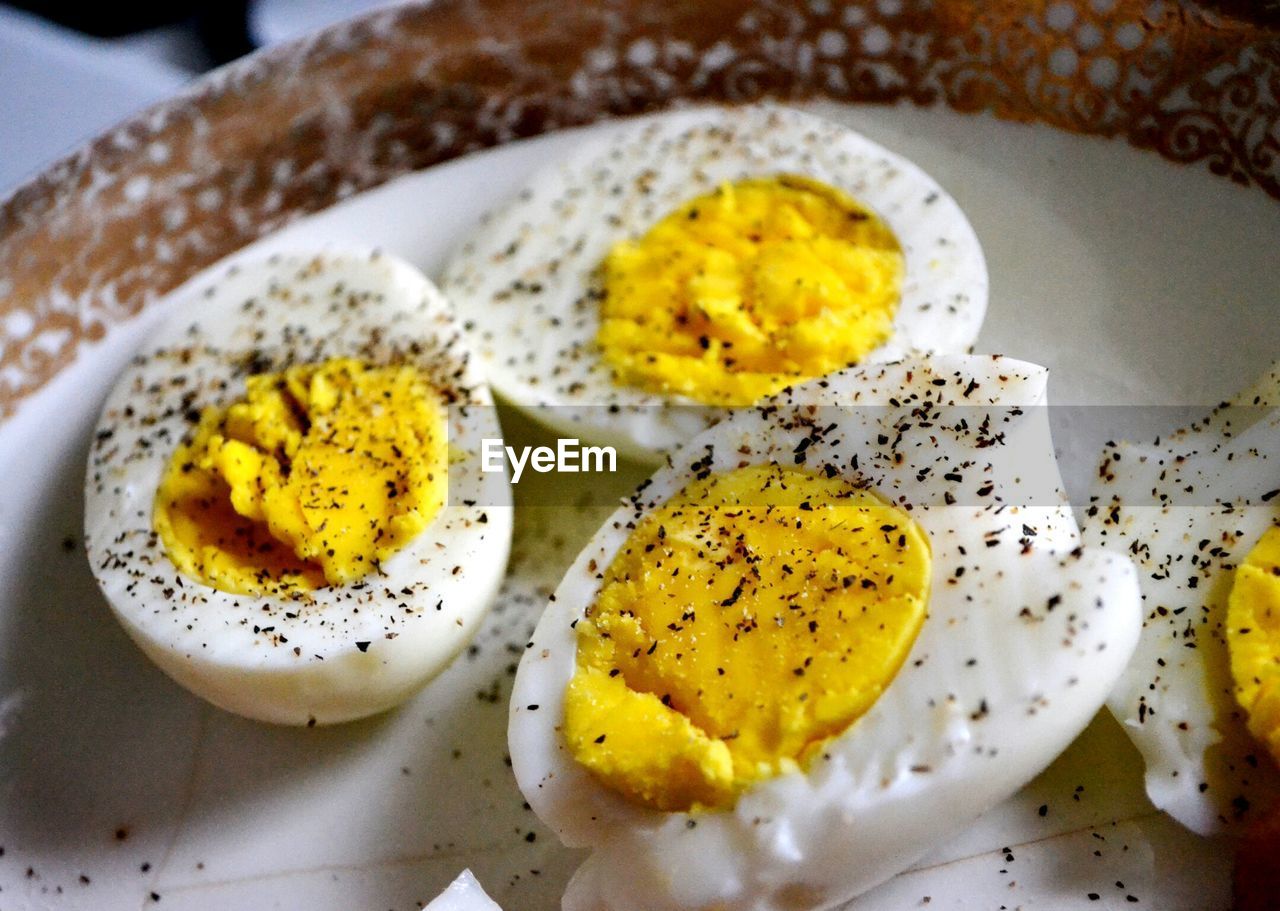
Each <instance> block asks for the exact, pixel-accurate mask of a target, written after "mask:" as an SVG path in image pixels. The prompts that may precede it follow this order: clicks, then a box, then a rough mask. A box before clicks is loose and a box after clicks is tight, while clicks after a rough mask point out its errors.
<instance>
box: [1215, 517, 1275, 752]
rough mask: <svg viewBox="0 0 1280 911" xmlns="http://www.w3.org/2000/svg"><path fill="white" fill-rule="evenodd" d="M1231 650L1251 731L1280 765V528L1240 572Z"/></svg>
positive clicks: (1231, 612)
mask: <svg viewBox="0 0 1280 911" xmlns="http://www.w3.org/2000/svg"><path fill="white" fill-rule="evenodd" d="M1227 648H1228V650H1229V652H1230V655H1231V676H1232V677H1233V678H1234V679H1235V685H1236V701H1237V702H1239V703H1240V705H1241V707H1242V708H1244V710H1245V712H1247V713H1248V716H1249V730H1250V732H1252V734H1253V736H1254V737H1256V738H1258V740H1259V741H1261V742H1262V743H1263V744H1265V745H1266V747H1267V749H1268V750H1270V752H1271V755H1272V756H1274V757H1276V760H1277V761H1280V528H1275V527H1272V528H1270V529H1268V530H1267V532H1266V533H1265V534H1264V535H1263V536H1262V537H1261V538H1260V539H1259V540H1258V543H1257V544H1255V545H1254V547H1253V549H1252V550H1251V551H1249V553H1248V555H1247V556H1246V557H1245V558H1244V562H1243V563H1241V564H1240V566H1239V567H1237V568H1236V572H1235V580H1234V582H1233V583H1232V585H1231V594H1230V595H1229V596H1228V598H1227Z"/></svg>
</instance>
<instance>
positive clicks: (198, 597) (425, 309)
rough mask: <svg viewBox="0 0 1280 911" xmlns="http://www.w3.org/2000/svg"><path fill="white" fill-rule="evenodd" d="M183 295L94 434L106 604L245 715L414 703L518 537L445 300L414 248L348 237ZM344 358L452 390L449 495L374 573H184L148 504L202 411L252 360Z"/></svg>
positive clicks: (459, 643) (243, 269)
mask: <svg viewBox="0 0 1280 911" xmlns="http://www.w3.org/2000/svg"><path fill="white" fill-rule="evenodd" d="M179 298H180V299H178V300H176V301H174V302H173V308H174V313H173V316H172V318H171V319H169V320H168V321H167V322H166V323H165V324H164V325H163V326H162V327H161V328H160V329H159V330H158V331H157V332H156V333H155V335H154V336H153V337H152V338H151V339H150V340H149V341H148V342H147V343H146V345H145V346H144V348H143V349H142V350H141V351H140V352H139V353H138V355H137V356H136V357H135V358H134V360H133V361H132V362H131V363H130V365H129V366H128V368H127V369H126V370H125V371H124V373H123V375H122V376H121V377H120V378H119V380H118V381H117V383H116V385H115V388H114V389H113V390H112V392H111V394H110V396H109V397H108V399H107V402H106V405H105V406H104V409H103V412H102V417H101V419H100V421H99V423H98V426H97V431H96V436H95V438H94V441H93V445H92V448H91V450H90V456H89V464H88V471H87V478H86V485H85V544H86V547H87V550H88V556H89V561H90V564H91V566H92V569H93V572H94V575H95V577H96V579H97V581H98V585H99V587H100V588H101V589H102V592H103V594H104V595H105V596H106V598H107V601H108V603H109V604H110V605H111V609H112V610H113V612H114V613H115V615H116V617H117V619H119V621H120V623H121V624H122V625H123V626H124V628H125V630H126V631H127V632H128V633H129V635H130V637H132V638H133V640H134V641H135V642H136V643H137V644H138V645H139V646H140V647H141V648H142V650H143V651H144V652H146V653H147V655H148V656H150V657H151V659H152V660H153V661H155V663H156V664H158V665H159V666H160V668H161V669H163V670H164V671H165V673H167V674H168V675H169V676H170V677H172V678H173V679H174V680H176V681H177V682H178V683H180V684H182V685H183V686H184V687H186V688H187V689H189V690H191V691H192V692H193V693H196V694H197V695H199V696H202V697H204V698H205V699H207V700H209V701H210V702H212V703H214V704H215V705H218V706H220V707H222V708H224V709H227V710H228V711H232V712H236V713H237V714H240V715H245V716H247V717H250V718H256V719H260V720H263V721H271V722H279V723H284V724H314V723H319V724H326V723H331V722H339V721H346V720H349V719H353V718H359V717H362V716H365V715H371V714H374V713H376V712H380V711H383V710H385V709H387V708H389V707H391V706H393V705H395V704H397V703H399V702H401V701H403V700H404V699H406V698H407V697H408V696H409V695H411V694H412V693H413V692H415V691H416V690H417V689H419V688H420V687H421V686H422V685H423V684H424V683H425V682H426V681H427V680H428V679H430V678H431V677H432V676H434V675H435V674H436V673H438V672H439V671H441V670H442V669H443V668H444V667H445V666H446V665H447V664H448V663H449V661H450V660H451V659H452V658H453V656H454V655H456V654H457V653H458V652H459V651H460V650H461V649H462V648H463V647H464V646H465V645H466V643H467V641H468V640H469V639H470V638H471V636H472V634H473V633H474V632H475V631H476V629H477V627H478V625H479V623H480V620H481V618H482V616H483V615H484V613H485V610H486V608H487V606H488V604H489V602H490V601H491V600H492V598H493V595H494V594H495V593H496V591H497V587H498V585H499V583H500V581H501V578H502V574H503V571H504V568H505V565H506V560H507V553H508V548H509V545H510V539H511V505H510V504H511V499H510V487H509V485H508V483H507V481H506V477H505V476H504V475H502V474H495V473H482V472H481V471H480V462H479V452H480V440H481V439H482V438H484V437H493V438H498V437H500V436H501V431H500V428H499V426H498V423H497V419H496V416H495V414H494V409H493V407H492V402H491V399H490V395H489V392H488V390H487V388H486V387H485V386H484V385H483V383H482V381H481V380H480V378H479V376H478V375H477V373H476V371H475V370H474V367H473V365H472V363H471V360H470V357H469V355H468V353H467V350H466V345H465V343H464V338H463V336H462V334H461V332H460V330H459V329H458V326H457V322H456V321H455V320H454V318H453V314H452V312H451V310H450V308H449V306H448V304H447V302H446V301H445V299H444V298H443V297H442V296H441V294H440V292H439V291H438V290H437V289H436V288H435V286H434V285H432V284H431V283H430V282H429V281H428V280H427V279H426V278H425V277H423V275H422V274H421V273H420V272H419V271H418V270H417V269H415V268H414V267H412V266H410V265H409V264H407V263H404V262H401V261H399V260H396V259H393V258H391V257H388V256H386V255H381V254H354V253H353V254H325V255H315V256H304V255H296V256H294V255H290V256H276V257H272V258H271V259H268V260H264V261H258V262H254V263H249V264H245V265H241V266H235V267H232V268H231V269H229V270H227V271H226V273H225V274H223V275H222V276H221V277H220V278H219V279H218V280H216V281H215V282H213V283H212V284H210V285H208V286H207V287H205V288H203V289H202V290H198V291H197V290H188V291H187V292H185V293H180V295H179ZM340 356H351V357H358V358H361V359H363V360H365V361H366V362H370V363H373V364H389V363H410V364H413V365H415V366H417V367H418V368H419V369H420V370H421V371H422V372H423V374H424V375H425V376H426V377H427V378H428V379H429V381H430V382H431V383H432V384H433V385H434V386H435V387H436V388H437V389H439V390H441V391H442V392H443V393H444V394H445V395H446V400H448V401H452V402H453V403H454V404H453V405H452V406H451V407H450V408H449V411H448V433H449V441H450V448H451V451H453V452H455V453H456V454H459V455H460V457H459V458H457V459H455V460H454V461H453V462H452V463H451V464H450V466H449V495H448V501H447V503H446V505H445V506H444V508H443V509H442V510H441V511H440V513H439V514H438V515H437V516H436V518H435V519H434V521H432V523H431V524H430V525H429V526H428V527H427V528H426V529H424V530H423V531H422V533H421V534H419V535H418V536H417V537H415V538H414V539H413V540H411V541H410V542H409V543H408V544H407V545H406V546H405V547H404V548H403V549H402V550H400V551H398V552H397V553H396V554H395V555H393V556H392V557H391V558H390V559H388V560H386V561H384V562H383V563H382V565H381V571H380V572H377V573H374V574H370V575H368V576H366V577H364V578H362V579H360V580H357V581H355V582H351V583H348V584H345V585H340V586H331V587H327V588H322V589H318V590H316V591H313V592H311V593H309V595H307V596H305V597H298V598H289V597H270V596H262V597H258V596H247V595H237V594H229V593H227V592H223V591H219V590H217V589H213V588H210V587H208V586H206V585H203V584H200V583H199V582H196V581H194V580H192V579H189V578H185V577H183V576H182V575H181V574H180V573H179V572H178V571H177V569H176V567H175V566H174V565H173V563H172V562H171V561H170V559H169V557H168V555H167V554H166V552H165V549H164V546H163V544H162V543H161V542H160V540H159V536H158V535H157V534H156V533H155V532H154V530H153V526H152V511H153V508H154V501H155V495H156V489H157V487H158V485H159V483H160V480H161V477H162V476H163V473H164V471H165V468H166V466H167V464H168V462H169V458H170V456H171V455H172V453H173V451H174V449H175V448H176V447H177V445H178V443H179V442H180V441H181V440H182V439H183V437H184V435H185V434H187V433H188V432H189V431H190V430H191V428H192V426H193V425H192V423H191V416H193V415H195V414H197V413H198V412H199V411H200V410H201V409H203V408H205V407H207V406H209V405H227V404H230V403H231V402H234V401H236V400H237V399H239V398H242V397H243V395H244V391H245V383H244V379H245V376H246V374H247V373H248V372H250V370H251V369H252V371H253V372H261V371H263V370H278V369H282V368H283V367H285V366H287V365H290V364H297V363H309V362H321V361H324V360H327V359H329V358H332V357H340ZM468 503H471V504H474V505H467V504H468Z"/></svg>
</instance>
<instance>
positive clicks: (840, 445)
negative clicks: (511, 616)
mask: <svg viewBox="0 0 1280 911" xmlns="http://www.w3.org/2000/svg"><path fill="white" fill-rule="evenodd" d="M1045 379H1046V372H1045V371H1044V369H1043V368H1040V367H1036V366H1034V365H1031V364H1026V363H1023V362H1018V361H1013V360H1009V359H1005V358H990V357H983V358H978V357H967V356H943V357H938V358H935V359H928V360H923V359H921V360H905V361H901V362H895V363H889V364H878V365H867V366H862V367H857V368H852V369H849V370H846V371H842V372H840V373H837V374H834V375H832V376H830V377H827V378H824V379H822V380H818V381H815V382H814V383H812V384H810V385H809V386H807V387H803V388H799V389H796V390H794V391H788V392H784V393H782V394H781V395H779V396H778V397H777V398H776V399H774V400H771V401H769V402H768V403H765V404H763V405H761V406H759V407H756V408H751V409H742V410H740V411H739V412H737V413H735V414H734V415H732V416H731V417H729V418H727V419H725V420H724V421H722V422H721V423H719V424H718V425H716V426H715V427H713V428H711V429H710V430H708V431H707V432H705V433H704V434H702V435H699V436H698V437H696V438H695V439H694V440H692V441H691V442H690V443H689V445H688V446H686V447H684V448H682V449H681V450H680V451H679V452H678V453H676V454H675V455H673V456H672V457H671V464H669V465H668V466H667V467H666V468H664V469H661V470H659V471H658V472H657V473H656V474H655V475H653V476H652V478H651V479H650V480H649V482H647V483H646V484H644V485H643V486H642V487H641V488H640V489H639V490H637V491H636V493H635V494H634V495H633V496H632V497H631V498H630V499H629V500H628V501H626V502H625V504H624V505H623V506H622V507H621V508H620V509H619V510H618V511H617V512H616V513H615V514H614V515H613V517H612V518H611V519H610V520H609V521H608V522H607V523H606V524H605V525H604V526H603V527H602V528H601V529H600V531H599V532H598V533H597V535H596V536H595V538H594V539H593V540H592V541H591V542H590V544H588V546H587V547H586V549H585V550H584V551H583V552H582V554H581V555H580V556H579V558H578V559H577V561H576V562H575V563H574V564H573V566H572V567H571V568H570V569H569V571H568V573H567V575H566V576H565V578H564V580H563V581H562V582H561V584H560V586H559V587H558V588H557V589H556V591H555V593H554V596H553V598H552V600H551V602H550V603H549V605H548V606H547V608H546V611H545V613H544V614H543V616H542V619H541V621H540V622H539V624H538V626H537V628H536V631H535V632H534V635H533V638H532V640H531V641H530V642H529V645H528V649H527V650H526V652H525V655H524V657H523V659H522V661H521V663H520V666H519V670H518V673H517V677H516V682H515V686H514V690H513V694H512V699H511V709H510V712H511V714H510V726H509V740H510V749H511V758H512V764H513V768H514V770H515V774H516V779H517V782H518V783H519V785H520V788H521V790H522V791H523V793H524V795H525V797H526V799H527V800H528V802H529V804H530V805H531V806H532V808H533V809H534V811H535V812H536V813H537V814H538V815H539V816H540V817H541V818H542V819H543V820H544V821H545V822H546V823H547V824H548V825H550V826H551V827H552V828H553V829H554V830H555V831H556V833H557V834H558V835H559V836H560V838H561V839H562V840H563V841H564V842H565V844H567V845H570V846H573V847H583V848H588V849H590V854H589V856H588V857H587V859H586V861H585V862H584V863H583V865H582V866H581V867H580V868H579V870H578V871H577V873H576V874H575V876H574V878H573V880H572V882H571V883H570V885H569V887H568V891H567V893H566V895H565V899H564V907H565V908H566V909H568V911H580V909H581V911H585V909H593V911H599V909H614V911H624V909H647V911H659V909H660V911H676V909H698V908H716V909H748V908H749V909H757V911H760V909H778V911H782V909H801V908H804V909H809V908H825V907H831V906H834V905H836V904H838V903H840V902H842V901H845V900H847V899H849V898H851V897H852V896H854V895H856V894H858V893H860V892H862V891H864V890H866V889H868V888H870V887H871V886H874V885H875V884H877V883H879V882H881V881H883V880H885V879H887V878H888V877H890V876H892V875H893V874H894V873H897V872H899V871H901V870H903V869H904V868H906V867H907V866H908V865H909V864H910V863H912V862H913V861H914V860H915V859H917V858H918V857H920V856H921V855H922V854H924V853H925V852H926V851H927V850H928V849H929V848H930V847H931V846H933V845H935V844H937V843H939V842H940V841H942V840H944V839H946V838H947V837H948V836H949V835H951V834H953V833H954V832H955V831H956V830H957V829H958V828H960V827H962V826H964V825H965V824H967V823H968V822H970V821H971V820H973V819H974V818H975V817H976V816H977V815H978V814H980V813H982V812H983V811H984V810H986V809H988V808H990V807H991V806H993V805H994V804H995V803H997V802H998V801H1000V800H1002V799H1004V798H1005V797H1007V796H1009V795H1010V794H1012V793H1013V792H1014V791H1015V790H1017V789H1018V788H1019V787H1021V786H1022V785H1023V784H1025V783H1026V782H1027V781H1028V780H1030V779H1031V778H1032V777H1033V776H1034V775H1036V774H1037V773H1038V772H1039V771H1040V770H1041V769H1043V768H1044V767H1045V766H1046V765H1047V764H1048V763H1049V762H1050V761H1051V760H1052V759H1053V758H1054V757H1055V756H1057V754H1058V753H1059V752H1060V751H1061V750H1062V749H1063V748H1064V747H1065V746H1066V745H1067V744H1068V743H1069V742H1070V741H1071V740H1072V739H1074V738H1075V736H1076V735H1077V734H1078V733H1079V732H1080V731H1081V730H1082V729H1083V728H1084V726H1085V725H1086V724H1087V723H1088V722H1089V720H1090V719H1091V718H1092V717H1093V715H1094V714H1095V712H1096V711H1097V710H1098V709H1099V708H1100V707H1101V705H1102V704H1103V701H1104V700H1105V698H1106V695H1107V693H1108V691H1109V690H1110V688H1111V685H1112V683H1113V682H1114V681H1115V680H1116V678H1117V677H1118V675H1119V674H1120V672H1121V670H1122V669H1123V667H1124V665H1125V663H1126V661H1127V660H1128V657H1129V655H1130V653H1131V652H1132V649H1133V646H1134V643H1135V641H1136V639H1137V635H1138V629H1139V623H1140V621H1139V615H1138V598H1139V595H1138V588H1137V580H1136V576H1135V573H1134V570H1133V566H1132V564H1131V563H1130V562H1129V561H1128V560H1127V559H1126V558H1124V557H1123V556H1116V555H1113V554H1108V553H1104V552H1100V551H1096V550H1087V549H1083V548H1082V547H1081V546H1080V542H1079V530H1078V528H1077V526H1076V524H1075V521H1074V519H1073V516H1072V513H1071V510H1070V509H1069V507H1068V506H1067V504H1066V502H1065V498H1064V496H1063V493H1062V488H1061V481H1060V478H1059V475H1058V471H1057V465H1056V463H1055V461H1054V456H1053V447H1052V441H1051V440H1050V437H1049V432H1048V424H1047V417H1046V415H1045V413H1044V412H1045V409H1044V408H1042V407H1039V406H1041V405H1042V404H1043V402H1044V393H1045Z"/></svg>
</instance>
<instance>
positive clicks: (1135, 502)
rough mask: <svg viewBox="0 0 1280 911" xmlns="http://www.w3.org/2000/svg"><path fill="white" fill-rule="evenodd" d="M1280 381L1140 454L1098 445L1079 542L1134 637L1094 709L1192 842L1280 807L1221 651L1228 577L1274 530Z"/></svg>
mask: <svg viewBox="0 0 1280 911" xmlns="http://www.w3.org/2000/svg"><path fill="white" fill-rule="evenodd" d="M1277 408H1280V371H1278V370H1275V369H1273V370H1272V371H1271V372H1269V373H1268V374H1266V375H1265V376H1263V377H1262V378H1260V379H1259V380H1258V381H1257V382H1255V383H1254V384H1253V385H1252V386H1250V387H1249V388H1248V389H1246V390H1245V391H1243V392H1241V393H1240V394H1239V395H1237V396H1236V397H1235V398H1234V399H1232V400H1231V401H1230V402H1225V403H1223V404H1222V405H1221V406H1219V407H1218V408H1217V409H1215V410H1214V411H1213V413H1212V414H1210V415H1208V416H1207V417H1206V418H1205V419H1204V420H1202V421H1199V422H1197V423H1195V424H1192V425H1191V426H1189V427H1186V428H1183V429H1180V430H1177V431H1176V432H1174V433H1172V434H1169V435H1168V436H1166V437H1164V438H1163V439H1159V440H1155V441H1153V442H1149V443H1128V442H1122V443H1112V444H1109V445H1108V446H1107V448H1106V452H1105V453H1104V455H1103V460H1102V463H1101V468H1100V469H1099V474H1098V479H1097V481H1096V483H1095V485H1094V488H1093V490H1092V491H1091V495H1090V505H1089V507H1088V513H1087V517H1086V520H1085V523H1084V530H1083V533H1084V539H1085V540H1086V541H1087V542H1089V543H1090V544H1095V545H1098V546H1105V547H1109V548H1111V549H1112V550H1116V551H1120V552H1124V553H1128V554H1129V555H1131V556H1132V558H1133V560H1134V562H1135V563H1136V564H1137V566H1138V571H1139V577H1140V579H1141V581H1142V598H1143V618H1144V619H1143V629H1142V636H1141V639H1140V640H1139V643H1138V647H1137V649H1136V651H1135V653H1134V657H1133V662H1132V663H1131V664H1130V666H1129V667H1128V669H1127V670H1126V671H1125V672H1124V674H1123V675H1122V676H1121V677H1120V680H1119V681H1118V683H1117V684H1116V688H1115V691H1114V692H1113V693H1112V695H1111V698H1110V700H1109V701H1108V705H1109V707H1110V709H1111V711H1112V713H1113V714H1115V716H1116V717H1117V718H1118V719H1119V720H1120V722H1121V724H1122V725H1123V726H1124V729H1125V731H1126V733H1128V735H1129V737H1130V739H1132V740H1133V742H1134V744H1135V745H1136V746H1137V748H1138V750H1139V752H1141V753H1142V757H1143V760H1144V761H1145V763H1146V788H1147V795H1148V796H1149V797H1150V798H1151V801H1152V803H1154V804H1155V805H1156V806H1157V807H1159V808H1160V809H1162V810H1164V811H1166V812H1167V813H1169V814H1170V815H1172V816H1173V817H1174V818H1175V819H1177V820H1178V821H1179V822H1181V823H1182V824H1183V825H1185V826H1187V827H1188V828H1189V829H1191V830H1193V831H1195V832H1198V833H1200V834H1202V835H1210V834H1215V833H1218V832H1222V831H1227V830H1231V829H1234V828H1236V827H1238V826H1239V825H1241V824H1242V823H1244V822H1245V821H1246V820H1248V819H1249V818H1251V816H1252V815H1254V813H1255V812H1256V811H1257V810H1258V809H1261V808H1265V807H1267V806H1268V805H1270V804H1271V803H1272V802H1273V801H1274V800H1275V799H1276V797H1278V796H1280V774H1278V773H1277V770H1276V769H1275V767H1274V765H1273V763H1272V762H1271V760H1270V758H1269V757H1268V756H1267V751H1266V749H1265V748H1264V747H1262V746H1261V745H1259V744H1258V743H1257V742H1256V741H1254V739H1253V738H1252V736H1251V735H1250V734H1249V732H1248V730H1247V728H1246V726H1245V714H1244V710H1243V709H1241V708H1240V706H1239V705H1238V704H1237V703H1236V701H1235V696H1234V685H1233V683H1232V679H1231V671H1230V664H1229V654H1228V651H1227V642H1226V624H1227V597H1228V595H1229V594H1230V592H1231V585H1232V582H1233V580H1234V569H1235V567H1236V566H1237V565H1239V563H1240V562H1241V561H1242V560H1243V559H1244V557H1245V556H1246V555H1247V554H1248V553H1249V551H1250V550H1251V549H1252V548H1253V546H1254V545H1255V544H1257V543H1258V539H1259V538H1260V537H1261V536H1262V534H1263V533H1264V532H1265V531H1266V530H1267V529H1268V528H1269V527H1271V526H1272V525H1274V524H1276V523H1278V522H1280V498H1272V497H1268V498H1267V499H1266V500H1264V499H1263V497H1264V496H1266V495H1267V494H1269V493H1270V492H1271V491H1274V490H1276V489H1277V488H1280V411H1277V410H1276V409H1277Z"/></svg>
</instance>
